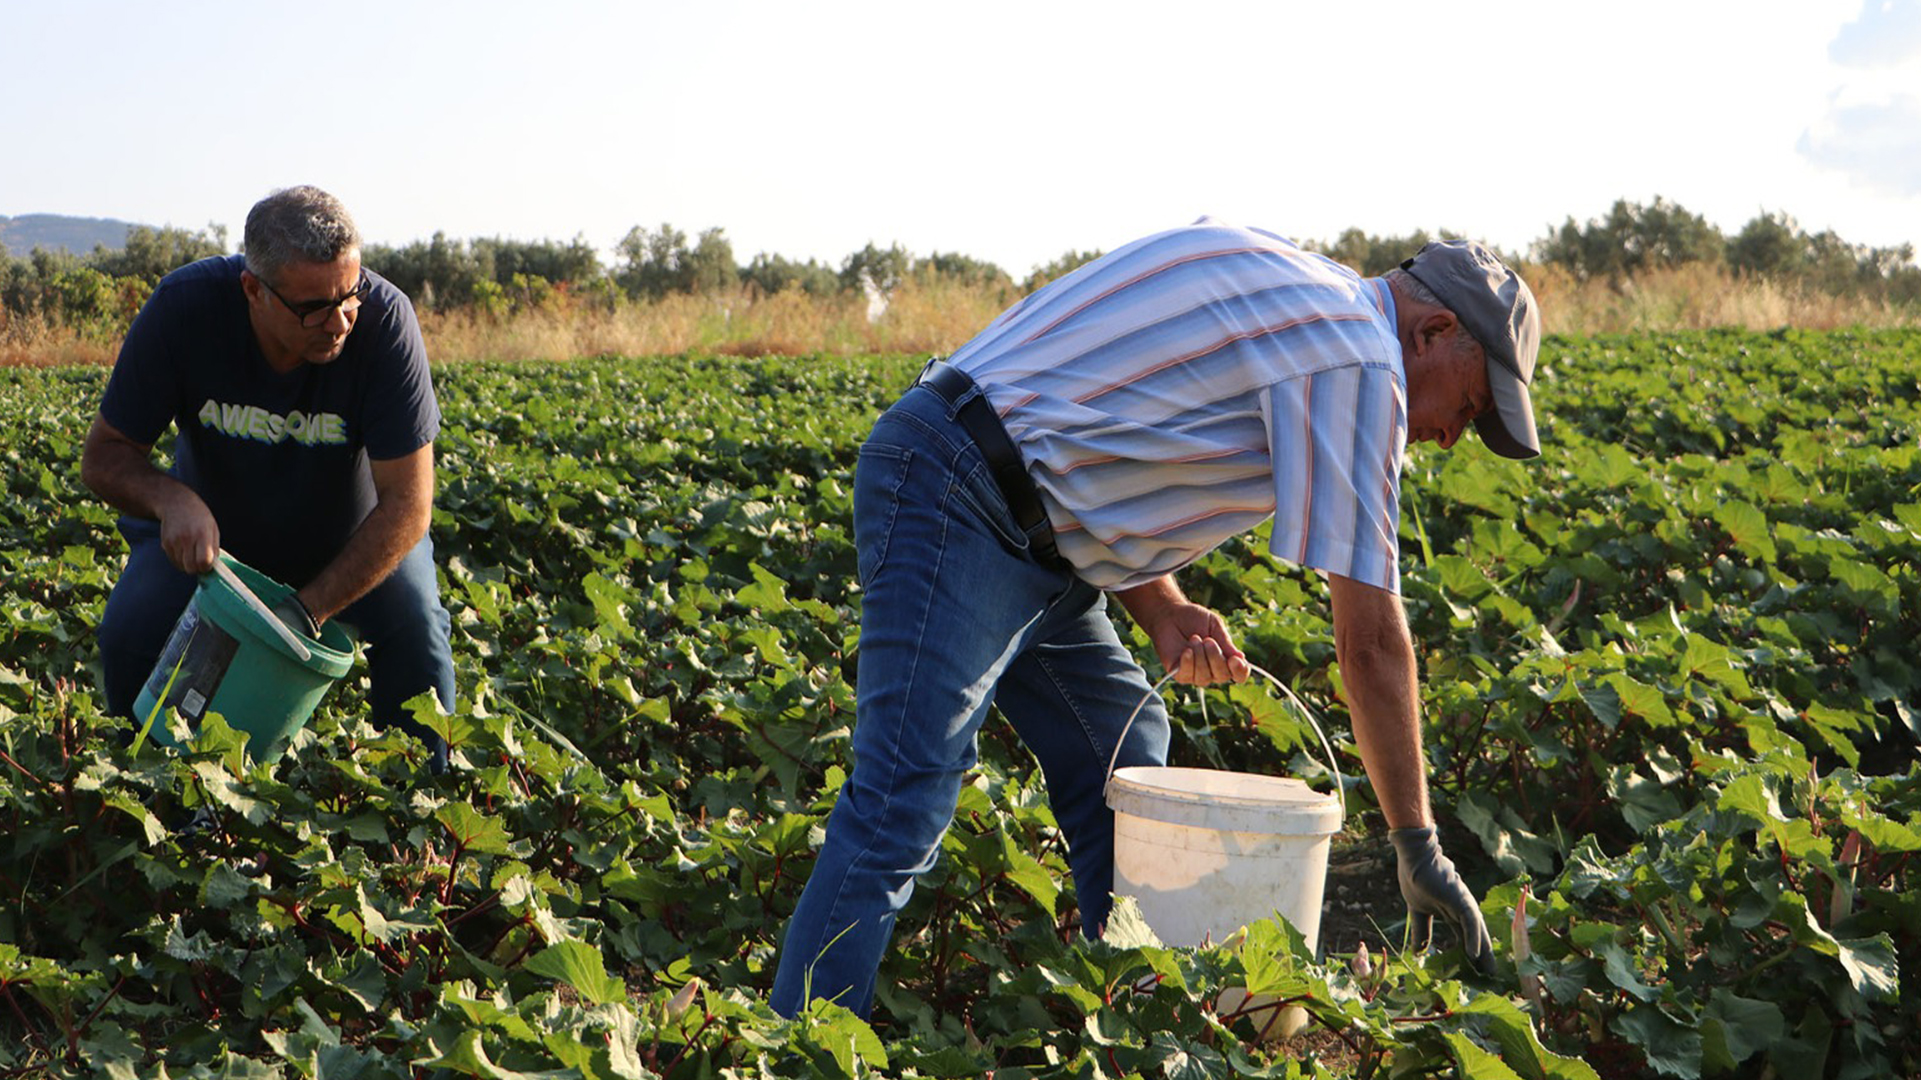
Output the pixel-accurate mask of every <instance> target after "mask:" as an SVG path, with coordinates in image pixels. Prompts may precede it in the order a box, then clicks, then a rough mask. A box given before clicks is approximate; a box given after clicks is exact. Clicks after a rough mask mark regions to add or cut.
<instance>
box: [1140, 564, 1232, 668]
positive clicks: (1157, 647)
mask: <svg viewBox="0 0 1921 1080" xmlns="http://www.w3.org/2000/svg"><path fill="white" fill-rule="evenodd" d="M1114 595H1115V597H1117V598H1118V599H1119V600H1120V602H1121V604H1122V605H1124V606H1125V607H1126V608H1127V613H1128V614H1129V615H1131V616H1133V617H1134V621H1135V622H1137V623H1139V624H1140V625H1141V629H1143V630H1146V631H1147V639H1148V640H1149V641H1151V642H1153V644H1154V652H1155V654H1156V655H1157V656H1159V657H1160V658H1161V666H1162V667H1164V668H1166V669H1167V670H1168V671H1169V672H1171V673H1172V674H1173V676H1174V680H1175V681H1176V682H1183V683H1186V684H1188V685H1189V686H1207V685H1210V684H1212V683H1224V682H1246V681H1247V676H1248V674H1249V672H1250V671H1251V670H1252V669H1251V668H1249V667H1248V663H1247V654H1246V653H1244V652H1242V651H1241V650H1240V649H1238V648H1236V647H1235V646H1234V639H1233V637H1232V636H1230V635H1229V634H1228V632H1227V624H1226V623H1224V622H1222V621H1221V617H1220V616H1219V615H1216V614H1214V613H1213V612H1212V611H1209V610H1208V609H1206V608H1204V607H1202V606H1201V605H1199V604H1196V603H1194V602H1192V601H1190V600H1189V599H1188V598H1187V597H1186V596H1183V595H1182V594H1181V590H1180V587H1179V586H1178V585H1175V584H1174V579H1173V578H1172V577H1171V576H1170V577H1161V578H1155V579H1154V580H1153V581H1150V582H1147V583H1146V584H1144V585H1136V586H1134V587H1133V588H1131V589H1123V590H1121V591H1120V592H1117V593H1115V594H1114Z"/></svg>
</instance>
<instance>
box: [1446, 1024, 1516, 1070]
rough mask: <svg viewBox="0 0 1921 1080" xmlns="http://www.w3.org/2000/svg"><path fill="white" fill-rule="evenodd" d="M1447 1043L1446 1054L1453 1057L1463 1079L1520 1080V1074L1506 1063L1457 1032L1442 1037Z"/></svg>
mask: <svg viewBox="0 0 1921 1080" xmlns="http://www.w3.org/2000/svg"><path fill="white" fill-rule="evenodd" d="M1442 1038H1443V1039H1444V1040H1445V1041H1446V1043H1447V1049H1448V1052H1449V1053H1450V1054H1452V1055H1454V1065H1455V1067H1456V1068H1458V1069H1460V1071H1461V1075H1462V1076H1463V1077H1467V1078H1469V1080H1521V1074H1519V1073H1517V1072H1515V1071H1514V1070H1513V1069H1511V1068H1509V1067H1508V1065H1507V1063H1506V1062H1504V1061H1502V1060H1501V1059H1500V1058H1498V1057H1496V1056H1495V1055H1493V1054H1490V1053H1488V1052H1487V1051H1486V1050H1483V1049H1481V1048H1480V1047H1479V1046H1476V1045H1474V1041H1473V1040H1472V1039H1469V1038H1468V1037H1467V1036H1465V1035H1463V1034H1461V1033H1460V1032H1458V1031H1450V1032H1447V1033H1446V1034H1444V1035H1443V1036H1442Z"/></svg>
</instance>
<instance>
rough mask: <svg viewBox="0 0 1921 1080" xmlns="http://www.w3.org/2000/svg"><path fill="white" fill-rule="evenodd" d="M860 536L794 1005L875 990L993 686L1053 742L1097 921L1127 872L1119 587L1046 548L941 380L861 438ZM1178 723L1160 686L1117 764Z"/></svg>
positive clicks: (1053, 787)
mask: <svg viewBox="0 0 1921 1080" xmlns="http://www.w3.org/2000/svg"><path fill="white" fill-rule="evenodd" d="M975 392H976V393H978V391H975ZM854 542H855V546H856V548H857V552H858V558H859V564H860V577H861V581H862V583H863V587H864V595H863V598H862V602H861V630H860V666H859V672H858V681H859V686H858V692H857V696H856V714H855V715H856V722H855V727H854V734H853V758H854V765H853V770H852V772H851V773H850V775H849V776H848V778H847V782H846V785H845V786H844V787H842V788H841V791H840V796H839V801H838V802H837V803H836V804H835V806H834V810H833V813H832V814H831V815H830V816H829V819H828V823H827V839H826V841H825V843H824V844H823V845H822V847H821V850H820V855H819V858H818V859H817V860H816V862H815V863H814V870H813V875H812V876H811V877H810V878H809V879H808V882H807V888H806V890H805V891H804V892H803V893H802V895H801V899H800V904H799V906H798V907H796V908H795V910H794V916H793V919H792V921H791V922H789V924H788V927H787V935H786V938H785V940H784V941H783V942H782V945H781V953H780V966H779V970H778V971H777V972H776V973H775V976H774V989H773V994H772V998H771V1002H772V1004H773V1007H774V1009H775V1011H777V1012H779V1013H781V1014H783V1015H787V1016H791V1015H793V1014H794V1013H796V1012H798V1011H799V1010H800V1008H801V1007H802V1006H803V1005H804V1004H805V1002H806V997H808V996H811V997H816V998H826V999H829V1000H834V1001H837V1002H838V1003H840V1004H842V1005H845V1006H846V1007H848V1008H849V1009H852V1010H854V1011H855V1012H857V1013H859V1014H861V1015H863V1016H864V1015H867V1013H868V1011H869V1010H870V1009H871V1008H872V1006H873V998H874V979H875V975H876V973H877V971H878V969H879V966H880V961H881V957H882V955H883V954H884V953H885V951H886V949H887V944H888V940H889V939H890V938H891V937H892V934H893V928H894V919H895V917H896V916H897V915H898V914H899V912H900V910H901V908H902V907H904V906H906V904H907V900H908V897H909V896H910V895H912V893H913V891H914V879H915V877H916V876H917V875H919V874H921V873H924V872H925V871H927V870H929V869H931V868H932V867H933V865H934V860H935V856H936V855H937V853H938V852H939V851H940V840H941V835H942V834H943V833H944V832H945V831H946V830H947V827H948V825H949V824H950V823H951V822H952V821H953V817H954V808H955V806H956V804H957V802H958V799H959V796H960V786H961V782H962V779H963V777H964V775H965V774H966V773H967V771H968V770H969V769H971V768H973V766H974V764H975V737H976V735H977V734H978V732H979V731H980V727H981V723H982V722H983V721H984V720H985V719H986V717H987V711H988V706H989V705H990V704H994V705H998V706H999V707H1000V710H1001V712H1002V714H1003V715H1005V716H1006V717H1007V719H1008V720H1009V722H1011V723H1012V724H1013V725H1014V730H1015V731H1016V732H1017V733H1018V734H1019V735H1020V737H1021V741H1022V742H1024V743H1025V744H1026V745H1027V747H1028V749H1029V750H1031V751H1032V752H1033V754H1034V756H1035V758H1037V759H1038V760H1039V762H1040V766H1041V771H1042V775H1043V776H1044V777H1045V779H1046V782H1047V793H1048V801H1049V803H1050V804H1051V805H1052V807H1053V811H1054V817H1055V819H1056V820H1057V821H1058V822H1059V823H1060V827H1061V831H1062V833H1063V835H1064V837H1065V838H1066V840H1067V848H1068V864H1069V867H1070V868H1071V870H1072V871H1073V875H1074V881H1075V884H1076V890H1077V893H1078V896H1079V899H1080V908H1081V929H1082V932H1083V933H1086V934H1089V935H1090V936H1091V935H1093V934H1096V933H1098V932H1099V930H1100V928H1101V926H1102V925H1103V924H1104V923H1105V922H1106V919H1107V911H1108V908H1109V906H1110V903H1111V897H1110V894H1111V892H1112V890H1113V879H1114V860H1113V846H1114V817H1113V812H1112V811H1110V810H1109V809H1108V808H1107V804H1106V801H1105V799H1104V797H1103V790H1102V789H1103V788H1104V787H1105V784H1106V769H1107V764H1108V759H1109V757H1110V756H1111V755H1112V754H1113V752H1114V745H1115V742H1116V740H1117V739H1118V738H1119V737H1120V735H1121V729H1122V727H1123V726H1124V725H1125V724H1126V723H1127V718H1128V716H1129V714H1130V713H1132V712H1133V711H1134V709H1135V707H1136V706H1138V705H1139V704H1140V703H1141V700H1142V698H1143V697H1145V696H1147V694H1148V689H1149V684H1148V681H1147V676H1146V675H1145V673H1143V672H1142V671H1141V668H1140V665H1139V664H1137V663H1135V661H1134V659H1133V657H1132V656H1130V655H1129V654H1128V652H1127V650H1126V648H1125V647H1124V646H1123V645H1122V644H1121V641H1120V638H1119V636H1118V635H1117V634H1116V633H1115V632H1114V626H1113V623H1112V622H1111V621H1109V619H1108V616H1107V608H1106V599H1105V596H1104V594H1102V593H1101V591H1100V590H1098V589H1095V588H1094V587H1093V586H1090V585H1088V584H1086V583H1085V582H1083V581H1081V580H1079V579H1078V578H1076V577H1074V576H1073V575H1072V574H1071V573H1067V572H1064V571H1059V570H1050V569H1047V568H1045V567H1043V566H1041V565H1040V564H1039V563H1037V562H1036V561H1035V560H1034V559H1033V558H1032V556H1031V555H1030V554H1029V553H1028V550H1027V541H1026V538H1025V537H1024V536H1022V534H1021V532H1020V530H1019V529H1018V528H1016V527H1015V525H1014V523H1013V520H1012V518H1011V516H1010V514H1009V513H1008V509H1007V505H1006V501H1005V500H1004V499H1003V498H1002V496H1001V493H1000V491H999V489H998V488H996V487H995V485H994V481H993V478H992V477H991V476H990V475H989V473H988V469H987V466H986V464H985V463H984V462H983V461H982V458H981V454H980V451H979V450H978V449H976V448H975V446H974V444H973V441H972V440H971V439H970V438H969V437H968V435H967V433H966V432H965V430H963V429H962V428H961V427H960V425H959V424H957V423H956V422H955V421H954V419H953V416H952V415H951V414H950V412H949V410H948V406H947V403H946V402H945V401H943V400H941V398H940V397H939V396H938V395H936V394H934V393H933V392H932V391H930V390H927V389H925V388H921V387H916V388H914V389H912V390H909V391H908V392H907V394H906V396H905V397H903V398H902V399H901V400H900V401H899V402H898V403H897V404H896V405H895V406H894V407H893V408H892V409H890V410H888V412H887V413H886V414H885V415H883V416H882V417H881V419H880V421H879V423H877V424H876V425H875V428H874V431H873V434H872V435H870V436H869V437H868V440H867V442H866V443H865V444H864V445H863V446H862V447H861V452H860V464H859V467H858V469H857V471H856V473H855V478H854ZM1167 740H1168V722H1167V714H1166V712H1165V710H1164V709H1163V708H1162V707H1161V705H1160V701H1159V698H1158V697H1155V698H1154V699H1153V700H1152V701H1150V702H1149V703H1148V706H1147V707H1146V708H1144V709H1142V710H1141V715H1140V717H1139V719H1137V720H1136V721H1135V722H1134V727H1133V729H1132V730H1131V732H1130V733H1129V734H1128V737H1127V745H1126V746H1125V747H1124V748H1123V749H1122V750H1121V754H1120V761H1119V764H1120V765H1123V766H1125V765H1153V764H1161V763H1163V762H1164V761H1165V760H1166V757H1167Z"/></svg>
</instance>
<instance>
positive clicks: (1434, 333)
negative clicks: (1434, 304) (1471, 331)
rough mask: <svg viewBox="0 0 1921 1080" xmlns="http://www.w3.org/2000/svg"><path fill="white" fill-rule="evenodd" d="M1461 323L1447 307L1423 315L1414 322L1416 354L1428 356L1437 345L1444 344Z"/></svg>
mask: <svg viewBox="0 0 1921 1080" xmlns="http://www.w3.org/2000/svg"><path fill="white" fill-rule="evenodd" d="M1460 325H1461V321H1460V320H1459V319H1456V318H1455V317H1454V313H1453V312H1452V311H1449V310H1447V309H1446V308H1436V309H1434V310H1433V311H1430V312H1428V313H1427V314H1426V315H1423V316H1421V319H1420V321H1419V322H1417V323H1415V324H1414V351H1415V355H1417V356H1426V355H1427V354H1428V353H1429V352H1432V351H1433V350H1434V348H1435V346H1437V345H1441V344H1443V343H1444V342H1445V341H1446V339H1447V338H1449V337H1451V336H1452V335H1453V333H1454V330H1455V328H1456V327H1458V326H1460Z"/></svg>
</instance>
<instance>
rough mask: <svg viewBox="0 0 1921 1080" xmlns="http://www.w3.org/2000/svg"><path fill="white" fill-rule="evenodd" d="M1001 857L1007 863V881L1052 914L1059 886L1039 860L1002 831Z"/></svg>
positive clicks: (1010, 835)
mask: <svg viewBox="0 0 1921 1080" xmlns="http://www.w3.org/2000/svg"><path fill="white" fill-rule="evenodd" d="M1000 841H1001V857H1002V858H1004V859H1005V860H1006V861H1007V870H1006V874H1007V880H1009V881H1011V882H1013V883H1014V884H1015V886H1016V887H1018V888H1019V889H1020V890H1021V891H1022V892H1024V893H1026V894H1027V895H1028V896H1031V897H1033V898H1034V902H1035V903H1037V904H1039V905H1040V906H1041V907H1042V908H1044V909H1046V911H1047V913H1048V914H1049V915H1053V914H1054V905H1055V903H1056V901H1058V900H1059V899H1060V892H1061V889H1060V886H1059V885H1058V884H1057V883H1056V882H1055V881H1054V875H1053V874H1050V873H1048V871H1047V867H1045V866H1042V865H1041V863H1040V860H1038V859H1036V858H1034V856H1032V855H1029V854H1028V853H1027V852H1026V850H1025V849H1023V848H1022V847H1021V846H1020V845H1018V844H1016V843H1015V842H1014V837H1013V835H1012V834H1011V833H1008V832H1007V831H1005V830H1002V832H1001V834H1000Z"/></svg>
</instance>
